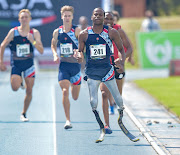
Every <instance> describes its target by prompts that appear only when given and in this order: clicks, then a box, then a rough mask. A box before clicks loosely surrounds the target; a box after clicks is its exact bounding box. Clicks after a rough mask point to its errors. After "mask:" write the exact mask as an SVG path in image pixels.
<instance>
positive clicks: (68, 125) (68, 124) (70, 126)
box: [64, 120, 72, 129]
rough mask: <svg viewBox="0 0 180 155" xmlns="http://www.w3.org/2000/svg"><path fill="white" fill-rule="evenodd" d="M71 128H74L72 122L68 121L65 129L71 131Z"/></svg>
mask: <svg viewBox="0 0 180 155" xmlns="http://www.w3.org/2000/svg"><path fill="white" fill-rule="evenodd" d="M71 128H72V125H71V122H70V121H68V120H67V121H66V124H65V125H64V129H71Z"/></svg>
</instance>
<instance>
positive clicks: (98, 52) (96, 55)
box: [90, 44, 106, 59]
mask: <svg viewBox="0 0 180 155" xmlns="http://www.w3.org/2000/svg"><path fill="white" fill-rule="evenodd" d="M90 57H91V59H104V58H106V44H99V45H91V46H90Z"/></svg>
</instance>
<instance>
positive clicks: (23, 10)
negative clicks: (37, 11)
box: [18, 9, 31, 17]
mask: <svg viewBox="0 0 180 155" xmlns="http://www.w3.org/2000/svg"><path fill="white" fill-rule="evenodd" d="M22 12H26V13H28V14H29V16H30V17H31V12H30V11H29V10H28V9H22V10H20V11H19V14H18V16H19V17H20V14H21V13H22Z"/></svg>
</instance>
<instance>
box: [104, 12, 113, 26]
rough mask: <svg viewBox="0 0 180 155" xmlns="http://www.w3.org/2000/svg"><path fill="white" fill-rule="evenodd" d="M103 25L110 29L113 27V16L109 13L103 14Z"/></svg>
mask: <svg viewBox="0 0 180 155" xmlns="http://www.w3.org/2000/svg"><path fill="white" fill-rule="evenodd" d="M104 24H105V25H108V26H111V27H112V25H113V15H112V14H111V13H106V14H105V18H104Z"/></svg>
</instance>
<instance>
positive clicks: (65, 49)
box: [60, 43, 73, 57]
mask: <svg viewBox="0 0 180 155" xmlns="http://www.w3.org/2000/svg"><path fill="white" fill-rule="evenodd" d="M60 50H61V57H71V55H73V47H72V44H71V43H66V44H60Z"/></svg>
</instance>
